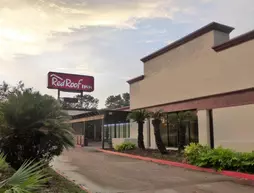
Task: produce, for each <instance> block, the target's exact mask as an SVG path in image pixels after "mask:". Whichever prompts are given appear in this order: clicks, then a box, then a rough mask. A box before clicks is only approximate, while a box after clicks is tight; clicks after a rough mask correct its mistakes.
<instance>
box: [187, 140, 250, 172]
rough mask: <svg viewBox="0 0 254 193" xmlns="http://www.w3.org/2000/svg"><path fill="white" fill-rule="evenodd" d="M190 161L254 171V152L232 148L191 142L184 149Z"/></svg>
mask: <svg viewBox="0 0 254 193" xmlns="http://www.w3.org/2000/svg"><path fill="white" fill-rule="evenodd" d="M184 154H185V157H186V160H187V162H188V163H190V164H193V165H196V166H200V167H209V168H214V169H216V170H231V171H240V172H248V173H254V153H253V152H251V153H240V152H235V151H233V150H231V149H226V148H222V147H217V148H215V149H211V148H209V147H208V146H202V145H200V144H194V143H191V144H190V145H189V146H187V147H186V148H185V151H184Z"/></svg>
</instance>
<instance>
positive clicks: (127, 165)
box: [53, 147, 254, 193]
mask: <svg viewBox="0 0 254 193" xmlns="http://www.w3.org/2000/svg"><path fill="white" fill-rule="evenodd" d="M53 167H54V168H55V169H58V170H60V171H61V172H62V173H64V174H65V175H67V176H68V177H69V178H71V179H72V180H74V181H75V182H76V183H78V184H81V185H84V186H85V187H87V188H88V189H89V190H90V192H92V193H97V192H98V193H125V192H126V193H139V192H140V193H226V192H229V193H253V192H254V185H251V183H246V182H245V181H243V180H236V179H233V178H229V177H225V176H221V175H218V174H210V173H205V172H196V171H190V170H186V169H183V168H177V167H170V166H164V165H158V164H155V163H150V162H145V161H141V160H135V159H131V158H126V157H121V156H115V155H109V154H105V153H102V152H98V151H96V150H95V149H94V148H91V147H90V148H75V149H71V150H69V151H65V152H64V153H63V154H62V156H60V157H58V158H56V159H55V160H54V162H53Z"/></svg>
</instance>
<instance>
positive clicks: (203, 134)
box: [198, 110, 210, 146]
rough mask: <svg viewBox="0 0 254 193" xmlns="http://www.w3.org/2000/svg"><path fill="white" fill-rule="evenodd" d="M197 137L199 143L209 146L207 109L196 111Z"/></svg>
mask: <svg viewBox="0 0 254 193" xmlns="http://www.w3.org/2000/svg"><path fill="white" fill-rule="evenodd" d="M198 138H199V143H200V144H202V145H209V146H210V125H209V113H208V110H200V111H198Z"/></svg>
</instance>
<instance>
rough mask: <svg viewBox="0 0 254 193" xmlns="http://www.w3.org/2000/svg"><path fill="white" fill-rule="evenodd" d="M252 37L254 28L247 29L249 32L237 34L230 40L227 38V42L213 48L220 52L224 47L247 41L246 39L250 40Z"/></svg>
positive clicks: (253, 37)
mask: <svg viewBox="0 0 254 193" xmlns="http://www.w3.org/2000/svg"><path fill="white" fill-rule="evenodd" d="M253 39H254V30H252V31H249V32H247V33H245V34H242V35H239V36H237V37H235V38H232V39H231V40H229V41H227V42H224V43H222V44H219V45H217V46H214V47H213V49H214V50H215V51H216V52H220V51H222V50H225V49H228V48H231V47H234V46H237V45H239V44H242V43H244V42H247V41H250V40H253Z"/></svg>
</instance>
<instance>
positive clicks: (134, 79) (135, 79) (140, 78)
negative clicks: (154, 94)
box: [127, 75, 145, 84]
mask: <svg viewBox="0 0 254 193" xmlns="http://www.w3.org/2000/svg"><path fill="white" fill-rule="evenodd" d="M144 78H145V76H144V75H141V76H138V77H136V78H133V79H130V80H128V81H127V82H128V83H129V84H133V83H134V82H138V81H140V80H143V79H144Z"/></svg>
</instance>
